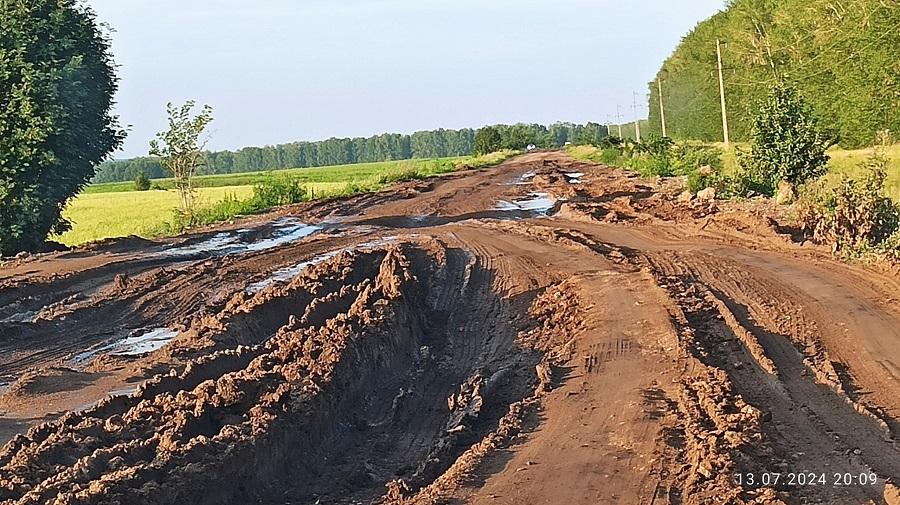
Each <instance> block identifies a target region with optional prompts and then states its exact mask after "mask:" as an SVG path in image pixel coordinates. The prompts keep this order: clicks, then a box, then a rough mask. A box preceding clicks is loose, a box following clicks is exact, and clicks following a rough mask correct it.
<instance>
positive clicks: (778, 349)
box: [0, 153, 900, 505]
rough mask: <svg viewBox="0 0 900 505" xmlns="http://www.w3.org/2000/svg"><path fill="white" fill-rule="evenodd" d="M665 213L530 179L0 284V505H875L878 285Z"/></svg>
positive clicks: (301, 218)
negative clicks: (833, 504)
mask: <svg viewBox="0 0 900 505" xmlns="http://www.w3.org/2000/svg"><path fill="white" fill-rule="evenodd" d="M579 174H582V175H579ZM674 186H675V183H674V181H658V182H655V181H645V180H640V179H637V178H635V177H633V176H630V175H628V174H626V173H624V172H622V171H619V170H616V169H611V168H607V167H600V166H596V165H592V164H586V163H580V162H576V161H574V160H572V159H570V158H568V157H566V156H565V155H563V154H561V153H535V154H530V155H526V156H522V157H519V158H517V159H514V160H511V161H510V162H507V163H505V164H504V165H502V166H500V167H496V168H493V169H489V170H483V171H470V172H464V173H460V174H456V175H453V176H450V177H446V178H442V179H438V180H430V181H424V182H412V183H406V184H403V185H400V186H398V187H395V188H393V189H391V190H389V191H384V192H381V193H378V194H375V195H365V196H360V197H354V198H351V199H347V200H343V201H338V202H320V203H315V204H310V205H304V206H298V207H293V208H289V209H284V210H282V211H280V212H279V213H277V214H273V215H267V216H262V217H259V218H254V219H252V220H249V221H246V222H241V223H236V224H234V225H230V226H226V227H221V228H218V229H215V230H210V231H208V232H205V233H201V234H197V235H194V236H191V237H185V238H180V239H173V240H171V241H169V242H165V243H159V242H157V243H153V242H145V241H141V240H137V239H127V240H119V241H110V242H108V243H105V244H98V245H95V246H93V247H91V248H89V249H81V250H75V251H71V252H68V253H59V254H52V255H46V256H39V257H34V258H29V259H25V260H20V261H17V262H15V263H10V264H7V265H5V266H4V267H2V268H0V384H4V383H5V385H3V386H2V391H4V392H3V394H2V395H0V414H2V415H0V441H2V442H7V444H6V446H5V447H4V448H3V449H2V450H0V503H4V504H5V503H11V504H12V503H16V504H19V503H22V504H25V503H29V504H32V503H33V504H37V503H57V504H75V503H83V504H99V503H110V504H112V503H122V504H131V503H172V504H175V503H198V504H207V503H208V504H214V503H267V504H268V503H271V504H281V503H291V504H314V503H320V504H355V503H385V504H398V505H399V504H436V503H451V504H462V503H472V504H510V505H512V504H572V505H575V504H585V505H586V504H596V503H635V504H654V505H656V504H666V503H671V504H679V503H696V504H700V503H704V504H705V503H711V504H718V503H780V502H784V503H791V504H793V503H797V504H800V503H836V504H866V503H875V504H885V503H887V504H894V503H900V501H896V500H900V495H897V490H896V487H894V486H893V484H890V483H889V481H890V480H892V479H895V478H900V451H898V448H897V445H896V442H895V441H894V440H895V437H896V436H897V434H898V432H900V424H898V420H900V303H898V300H897V298H898V296H900V281H898V276H897V272H896V271H894V272H892V271H890V270H889V269H888V268H887V267H883V266H882V267H863V266H856V265H854V266H849V265H846V264H843V263H839V262H836V261H833V260H832V259H830V258H829V256H828V254H827V252H826V251H822V250H819V249H816V248H814V247H810V246H800V245H797V244H794V243H792V242H791V240H790V236H789V235H787V234H779V232H780V231H785V230H782V228H781V227H780V226H779V225H778V223H776V222H774V221H772V220H770V219H768V218H766V217H765V216H762V215H760V214H759V213H758V212H756V210H754V209H758V208H762V207H760V206H756V207H754V206H751V205H746V206H743V207H738V206H731V205H729V204H720V206H719V207H716V206H715V205H712V204H708V203H703V202H696V201H695V202H682V201H679V200H678V199H677V198H676V194H677V189H675V188H674ZM535 193H539V194H535ZM310 225H313V226H310ZM273 275H274V276H275V277H277V281H275V282H273V279H272V278H273ZM157 330H158V331H157ZM154 335H155V336H156V337H160V336H162V337H164V338H156V337H154ZM169 338H171V340H169ZM110 394H111V396H110ZM42 423H43V424H42ZM29 427H31V428H30V429H29ZM26 432H27V433H26ZM735 474H741V476H742V477H741V479H740V482H739V481H738V479H737V478H736V477H735ZM776 476H777V481H776ZM870 480H871V482H870ZM763 484H765V485H763Z"/></svg>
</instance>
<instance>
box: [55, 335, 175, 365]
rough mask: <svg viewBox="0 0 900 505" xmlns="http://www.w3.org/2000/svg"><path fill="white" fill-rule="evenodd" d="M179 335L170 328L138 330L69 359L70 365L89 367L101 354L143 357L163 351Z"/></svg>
mask: <svg viewBox="0 0 900 505" xmlns="http://www.w3.org/2000/svg"><path fill="white" fill-rule="evenodd" d="M177 335H178V332H177V331H174V330H171V329H169V328H155V329H152V330H146V329H144V330H138V331H135V332H132V333H131V334H130V335H128V336H125V337H123V338H118V339H114V340H112V341H107V342H106V343H104V344H100V345H97V346H94V347H92V348H90V349H87V350H85V351H82V352H80V353H77V354H75V355H74V356H72V357H71V358H70V359H69V365H71V366H75V367H78V366H84V365H87V364H88V363H89V362H90V361H91V360H92V359H94V358H96V357H97V356H99V355H101V354H105V355H109V356H125V357H136V356H142V355H144V354H149V353H151V352H154V351H157V350H159V349H162V348H163V346H165V345H166V344H168V343H169V342H170V341H171V340H172V339H173V338H175V337H176V336H177Z"/></svg>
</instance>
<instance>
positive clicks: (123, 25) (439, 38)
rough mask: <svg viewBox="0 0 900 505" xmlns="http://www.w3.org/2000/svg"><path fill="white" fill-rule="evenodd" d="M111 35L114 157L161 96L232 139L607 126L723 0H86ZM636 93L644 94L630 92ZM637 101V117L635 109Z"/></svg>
mask: <svg viewBox="0 0 900 505" xmlns="http://www.w3.org/2000/svg"><path fill="white" fill-rule="evenodd" d="M86 2H87V3H88V4H89V5H90V6H92V7H93V8H94V10H95V11H97V13H98V15H99V18H100V20H101V21H103V22H105V23H108V24H109V25H110V26H111V27H112V28H113V29H114V30H115V32H114V33H113V53H114V54H115V59H116V63H117V64H118V65H119V67H120V68H119V75H120V77H121V85H120V91H119V94H118V96H117V101H118V106H117V113H118V114H119V115H120V117H121V121H122V124H124V125H131V133H130V134H129V136H128V139H127V140H126V142H125V146H124V148H123V150H122V151H121V152H119V153H116V155H115V156H116V157H119V158H121V157H131V156H138V155H145V154H146V153H147V146H148V142H149V140H150V139H151V138H152V136H153V135H154V133H156V132H157V131H159V130H160V129H162V128H163V127H164V125H165V104H166V103H167V102H169V101H175V102H181V101H184V100H186V99H189V98H195V99H197V100H198V101H200V102H201V103H208V104H210V105H212V106H213V107H214V108H215V114H214V115H215V122H214V123H213V125H212V127H211V130H212V136H211V140H210V142H209V144H208V147H209V148H211V149H216V150H218V149H236V148H240V147H244V146H251V145H267V144H278V143H283V142H291V141H295V140H320V139H324V138H328V137H333V136H334V137H353V136H369V135H373V134H377V133H382V132H413V131H416V130H428V129H436V128H441V127H443V128H462V127H479V126H482V125H485V124H493V123H515V122H535V123H544V124H546V123H552V122H554V121H572V122H578V123H583V122H586V121H596V122H606V121H607V119H608V116H609V115H610V114H612V115H615V112H616V104H617V103H618V104H621V105H622V111H623V114H624V115H625V116H626V119H627V120H631V119H633V117H634V115H633V113H632V110H631V103H632V92H633V91H638V92H640V93H641V94H642V97H643V94H645V93H646V91H647V84H646V83H647V82H648V81H649V80H651V79H652V78H653V76H654V75H655V74H656V71H657V69H658V68H659V65H660V64H661V62H662V61H663V60H664V59H665V58H666V57H667V56H668V55H669V54H671V52H672V50H673V49H674V48H675V45H676V44H677V43H678V41H679V40H680V39H681V37H682V36H683V35H685V34H686V33H687V32H688V31H689V30H691V29H692V28H693V27H694V26H695V25H696V24H697V23H698V22H700V21H701V20H702V19H705V18H707V17H709V16H711V15H712V14H714V13H715V12H717V11H718V10H719V9H721V8H722V7H723V4H724V1H723V0H674V1H673V0H632V1H628V0H452V1H451V0H444V1H434V0H252V1H248V0H86ZM641 102H642V103H645V102H646V100H643V99H642V100H641ZM646 113H647V112H646V107H643V110H642V111H641V114H642V115H644V116H645V115H646Z"/></svg>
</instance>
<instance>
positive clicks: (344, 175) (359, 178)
mask: <svg viewBox="0 0 900 505" xmlns="http://www.w3.org/2000/svg"><path fill="white" fill-rule="evenodd" d="M472 159H473V158H471V157H460V158H440V159H433V160H403V161H383V162H379V163H359V164H355V165H335V166H330V167H319V168H291V169H287V170H278V171H277V173H278V174H288V175H290V176H291V177H296V178H297V179H298V180H300V181H303V182H316V183H321V182H328V183H333V182H341V183H346V182H363V181H366V180H370V179H372V178H375V177H379V176H381V175H382V174H384V173H385V172H388V171H390V170H395V169H397V168H399V167H402V166H409V165H414V166H415V167H416V168H417V169H419V170H422V169H424V170H426V171H427V170H428V169H429V168H431V167H434V166H435V165H437V164H440V163H442V162H450V163H454V164H462V163H465V162H467V161H470V160H472ZM272 173H276V172H246V173H240V174H218V175H201V176H197V177H195V178H194V186H195V187H198V188H220V187H226V186H252V185H253V184H256V183H258V182H260V181H262V180H264V179H265V178H266V177H268V176H269V175H270V174H272ZM153 182H154V183H156V184H157V185H159V186H162V187H163V188H165V189H172V188H173V187H174V181H173V180H172V179H154V180H153ZM123 191H134V183H133V182H131V181H128V182H108V183H104V184H91V185H90V186H88V187H87V188H85V190H84V192H83V194H92V193H119V192H123Z"/></svg>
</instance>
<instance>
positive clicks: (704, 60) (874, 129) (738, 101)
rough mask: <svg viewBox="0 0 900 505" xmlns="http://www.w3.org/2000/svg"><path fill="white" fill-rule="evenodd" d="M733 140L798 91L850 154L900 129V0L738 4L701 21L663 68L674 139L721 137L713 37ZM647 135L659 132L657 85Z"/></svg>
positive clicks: (745, 0)
mask: <svg viewBox="0 0 900 505" xmlns="http://www.w3.org/2000/svg"><path fill="white" fill-rule="evenodd" d="M717 39H719V40H721V42H722V44H723V46H722V48H723V49H722V56H723V66H724V81H725V89H726V92H725V95H726V101H727V107H726V110H727V112H728V116H729V129H730V130H731V136H732V138H733V139H736V140H747V139H748V138H749V134H750V126H751V123H752V119H751V118H752V117H753V108H754V106H755V104H757V103H759V101H760V100H761V99H762V98H763V97H765V95H766V93H767V92H768V90H769V89H770V88H771V86H772V85H773V84H774V83H776V82H786V83H789V84H790V85H792V86H793V87H795V88H796V89H797V90H798V91H799V92H800V93H801V95H802V96H803V97H804V98H805V99H806V100H807V101H808V102H809V103H810V104H811V105H812V106H813V108H814V110H815V112H816V114H817V115H818V116H819V117H820V118H821V119H822V120H823V124H824V125H825V126H826V128H827V129H828V130H830V131H831V135H832V136H833V137H834V138H835V140H837V141H839V143H840V144H841V145H842V146H844V147H861V146H866V145H871V144H872V143H873V141H874V139H875V138H876V136H878V134H879V133H880V132H881V131H883V130H890V131H892V132H894V133H896V132H898V131H900V112H898V111H900V66H898V63H897V61H898V60H897V48H898V47H900V0H842V1H841V2H834V1H832V0H733V1H731V2H729V4H728V7H727V8H726V9H725V10H724V11H722V12H720V13H718V14H716V15H714V16H712V17H711V18H709V19H707V20H706V21H703V22H702V23H700V24H699V25H698V26H697V27H696V28H695V29H694V30H693V31H692V32H691V33H690V34H688V35H687V36H686V37H685V38H684V39H683V41H682V42H681V44H680V45H679V46H678V47H677V49H676V50H675V52H674V53H673V54H672V56H671V57H669V58H668V59H667V60H666V61H665V63H664V64H663V65H662V68H661V69H660V71H659V73H658V75H657V79H659V80H661V83H662V88H663V103H664V107H665V117H666V125H667V129H668V134H669V136H670V137H673V138H675V139H698V140H707V141H720V140H722V137H723V134H722V122H721V115H720V105H719V87H718V75H717V70H716V69H717V64H716V40H717ZM649 89H650V95H651V96H650V101H649V106H650V131H651V132H654V133H657V134H658V133H659V132H660V131H661V127H660V125H661V122H660V112H659V111H660V109H659V94H658V87H657V81H656V80H654V81H653V82H652V83H650V86H649Z"/></svg>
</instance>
